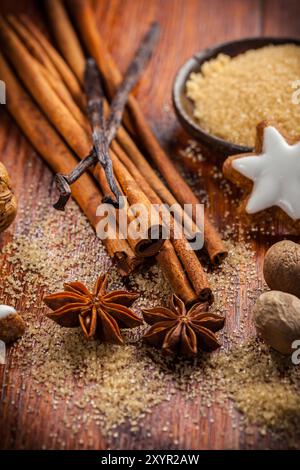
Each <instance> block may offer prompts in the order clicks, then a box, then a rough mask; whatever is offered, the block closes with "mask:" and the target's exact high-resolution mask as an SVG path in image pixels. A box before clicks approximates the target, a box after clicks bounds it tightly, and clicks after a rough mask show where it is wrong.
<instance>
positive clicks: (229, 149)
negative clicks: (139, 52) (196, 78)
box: [172, 37, 300, 157]
mask: <svg viewBox="0 0 300 470" xmlns="http://www.w3.org/2000/svg"><path fill="white" fill-rule="evenodd" d="M291 43H292V44H296V45H297V46H299V45H300V40H299V39H294V38H272V37H259V38H246V39H240V40H238V41H231V42H225V43H222V44H218V45H217V46H215V47H211V48H208V49H204V50H203V51H202V52H199V53H197V54H195V55H194V56H193V57H192V58H191V59H189V60H188V61H187V62H185V64H184V65H183V66H182V67H181V68H180V69H179V71H178V72H177V75H176V77H175V80H174V84H173V96H172V97H173V104H174V108H175V111H176V114H177V117H178V119H179V121H180V123H181V124H182V126H183V127H184V128H185V129H186V131H187V132H188V133H189V134H191V135H192V136H193V137H194V138H195V139H197V140H199V141H200V142H201V143H202V144H204V145H205V146H206V147H207V148H208V149H209V150H210V151H212V152H214V153H217V154H219V155H220V156H221V155H222V156H223V157H226V156H228V155H235V154H238V153H246V152H252V151H253V149H252V148H251V147H245V146H243V145H237V144H233V143H232V142H228V141H226V140H223V139H221V138H219V137H216V136H214V135H212V134H208V133H207V132H205V131H204V130H203V129H201V127H200V125H199V123H198V122H197V120H196V119H195V118H194V116H193V108H194V104H193V102H192V101H191V100H190V99H189V98H188V97H187V96H186V93H185V89H186V81H187V79H188V77H189V76H190V74H191V73H192V72H199V71H200V69H201V66H202V64H203V63H204V62H206V61H207V60H210V59H213V58H214V57H216V56H217V55H218V54H220V53H223V54H227V55H229V56H231V57H234V56H236V55H238V54H241V53H243V52H245V51H247V50H249V49H259V48H261V47H264V46H267V45H270V44H274V45H277V44H291Z"/></svg>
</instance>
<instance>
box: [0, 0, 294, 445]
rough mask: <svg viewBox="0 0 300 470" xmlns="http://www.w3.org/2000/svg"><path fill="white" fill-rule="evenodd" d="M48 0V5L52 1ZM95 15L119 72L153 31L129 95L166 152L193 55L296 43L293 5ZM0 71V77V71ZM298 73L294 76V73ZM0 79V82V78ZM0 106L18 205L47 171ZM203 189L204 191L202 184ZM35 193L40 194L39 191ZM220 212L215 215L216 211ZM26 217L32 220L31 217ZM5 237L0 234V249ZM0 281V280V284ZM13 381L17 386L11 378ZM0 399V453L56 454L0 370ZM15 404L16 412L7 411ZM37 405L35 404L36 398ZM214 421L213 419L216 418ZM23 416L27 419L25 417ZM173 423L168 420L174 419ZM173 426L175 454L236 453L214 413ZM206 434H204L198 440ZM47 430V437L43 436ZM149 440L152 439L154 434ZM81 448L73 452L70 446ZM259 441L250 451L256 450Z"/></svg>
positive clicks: (238, 439) (163, 6)
mask: <svg viewBox="0 0 300 470" xmlns="http://www.w3.org/2000/svg"><path fill="white" fill-rule="evenodd" d="M54 1H55V0H54ZM39 3H40V2H34V1H29V0H28V1H21V0H1V3H0V8H1V12H7V11H9V12H16V11H24V12H26V13H29V14H31V15H32V16H33V17H34V18H35V19H36V21H38V22H41V24H42V21H43V19H42V17H41V16H40V13H38V4H39ZM93 4H94V8H95V14H96V16H97V22H98V26H99V29H100V30H101V32H102V35H103V37H106V38H107V44H108V46H109V49H110V51H111V53H112V55H113V56H114V58H115V59H116V61H117V63H118V64H119V66H120V68H121V70H122V71H124V70H125V68H126V66H127V64H128V63H129V61H130V59H131V57H132V54H133V51H134V50H135V48H136V46H137V43H138V41H139V39H140V38H141V36H142V34H143V33H144V32H145V30H146V28H147V25H149V23H150V22H151V21H152V20H157V21H158V22H159V23H160V25H161V30H162V32H161V37H160V42H159V46H158V47H157V50H156V52H155V54H154V56H153V58H152V59H151V63H150V66H149V68H148V72H147V74H145V75H144V77H143V78H142V80H141V81H140V83H139V85H138V87H137V88H136V90H135V94H136V96H137V98H138V100H139V102H140V104H141V107H142V109H143V110H144V112H145V114H146V115H147V117H148V118H149V120H150V122H151V124H152V127H153V129H154V131H155V132H156V134H157V135H158V138H159V140H160V141H161V143H162V144H163V145H164V146H165V147H166V148H167V149H168V150H169V151H171V152H174V154H175V153H176V152H178V149H179V148H181V147H182V146H184V145H185V143H186V141H187V136H186V135H185V134H184V132H183V131H182V129H181V128H180V126H179V124H178V122H177V120H176V118H175V115H174V112H173V109H172V105H171V88H172V82H173V79H174V76H175V73H176V71H177V70H178V68H179V67H180V66H181V65H182V63H183V62H184V61H185V60H186V59H187V58H188V57H189V56H191V55H192V54H193V53H195V52H197V51H199V50H201V49H203V48H205V47H207V46H212V45H214V44H215V43H218V42H222V41H225V40H231V39H237V38H241V37H246V36H258V35H274V36H280V35H286V36H295V37H300V27H299V26H300V2H299V0H243V1H241V0H210V1H207V0H98V1H94V2H93ZM0 72H1V71H0ZM299 74H300V71H299ZM0 78H1V77H0ZM3 108H4V107H1V110H0V112H1V115H0V116H1V126H0V160H1V161H3V163H4V164H5V165H6V166H7V168H8V170H9V171H10V172H11V173H13V175H14V186H15V188H16V192H17V195H18V198H22V195H24V194H25V193H26V188H27V187H28V186H29V185H31V184H33V185H37V186H38V187H39V188H41V185H42V182H44V183H45V184H44V189H42V191H44V192H45V194H46V193H47V192H48V191H49V184H48V183H49V181H50V179H51V178H52V176H51V173H50V171H49V169H48V168H47V167H46V166H45V165H44V163H43V162H42V160H39V158H38V157H36V156H35V155H34V154H33V152H32V150H31V147H30V145H29V144H28V143H27V141H26V139H25V138H24V137H23V136H21V133H20V131H19V130H18V129H17V127H16V126H15V125H14V124H13V122H12V120H11V119H10V117H9V116H8V115H7V114H6V112H5V110H4V109H3ZM29 158H32V159H34V161H35V164H34V166H32V167H28V166H27V165H26V161H28V159H29ZM206 189H208V190H210V183H208V184H207V186H206ZM40 190H41V189H40ZM221 201H222V194H221V192H219V194H218V195H217V197H216V198H215V200H214V204H213V207H212V215H213V216H214V218H215V221H216V222H219V221H220V218H221V210H219V207H221V205H222V202H221ZM222 210H223V208H222ZM31 214H33V215H31ZM27 217H29V218H30V217H34V209H33V208H32V212H31V208H29V210H28V215H27ZM7 238H8V236H7V235H2V238H1V246H3V245H4V244H5V242H6V241H7ZM263 251H264V248H263V247H259V246H257V263H258V264H260V263H261V254H262V253H263ZM0 282H1V281H0ZM14 380H18V377H15V378H14ZM0 393H1V397H2V398H3V397H6V398H9V399H8V400H6V404H5V407H2V409H1V413H0V448H14V449H18V448H22V447H23V448H24V447H25V448H27V449H30V448H39V447H41V446H42V445H43V446H44V447H46V448H59V445H58V444H57V442H56V441H55V438H53V437H51V435H55V431H57V430H58V429H59V432H60V433H62V434H64V432H66V433H67V431H64V429H61V426H62V424H61V423H59V422H57V420H56V421H55V420H54V419H52V418H51V410H49V409H48V410H47V405H46V404H44V405H43V406H44V412H45V413H46V415H47V420H48V422H47V424H46V423H45V421H43V420H42V418H41V417H40V418H39V417H36V418H35V420H34V426H33V424H32V422H31V418H30V417H28V415H25V414H24V413H22V410H23V409H24V408H26V406H27V397H26V394H25V393H23V394H22V393H21V394H19V396H18V397H15V396H14V395H13V393H12V392H11V391H10V390H9V389H7V387H5V385H4V368H3V367H1V366H0ZM15 400H18V406H17V411H16V407H15V406H10V403H13V402H14V401H15ZM39 400H40V401H42V400H43V398H42V397H39ZM176 406H177V407H179V406H181V404H180V402H178V401H177V402H176V401H174V403H172V404H169V405H168V407H166V406H164V407H163V408H162V409H161V410H160V413H159V414H157V413H156V412H155V411H154V413H153V415H152V417H150V420H152V422H153V429H154V430H155V429H156V428H160V427H161V426H160V423H161V422H162V421H161V420H162V419H163V413H166V414H168V413H169V414H171V413H172V411H171V409H172V410H173V409H174V407H176ZM217 415H218V413H217ZM26 416H27V418H26ZM174 419H175V418H174ZM176 426H177V427H178V439H179V445H178V447H179V448H183V449H186V448H195V449H208V448H210V449H220V448H243V447H244V442H243V436H241V435H239V431H238V429H233V428H232V426H231V422H230V418H229V417H228V416H226V414H222V412H221V411H220V412H219V417H218V416H217V420H216V422H215V423H214V425H213V426H211V425H210V424H209V423H208V422H205V420H203V421H202V423H201V428H202V429H200V430H199V432H198V433H197V432H195V431H194V432H193V433H190V432H189V428H188V425H186V423H184V422H183V423H180V422H178V423H176ZM203 429H207V433H203ZM49 430H51V431H52V433H49V432H48V431H49ZM93 432H94V438H93V439H92V441H91V442H89V445H87V444H86V443H85V436H84V433H82V435H81V436H77V437H76V438H74V437H72V436H70V435H69V436H67V438H66V439H65V440H66V442H67V446H68V447H69V448H94V449H100V448H106V446H107V443H106V442H105V440H104V439H103V438H102V436H101V433H100V432H99V431H98V430H97V429H95V430H93ZM154 435H156V434H155V433H154ZM80 438H81V440H83V442H84V444H83V445H79V443H78V441H79V440H80ZM264 445H265V444H262V442H261V439H260V437H259V436H257V437H256V442H254V447H263V446H264ZM115 446H116V448H123V449H124V448H127V449H130V448H141V449H143V448H149V446H150V443H149V442H147V439H146V437H145V436H143V435H141V436H140V439H139V441H138V442H136V441H135V442H133V441H131V437H130V435H127V434H126V430H124V432H122V431H121V433H120V438H119V440H118V442H116V443H115ZM167 446H168V444H167V443H166V442H164V440H163V437H162V435H161V434H159V433H157V435H156V437H155V438H154V439H152V442H151V446H150V447H152V448H159V447H160V448H165V447H167Z"/></svg>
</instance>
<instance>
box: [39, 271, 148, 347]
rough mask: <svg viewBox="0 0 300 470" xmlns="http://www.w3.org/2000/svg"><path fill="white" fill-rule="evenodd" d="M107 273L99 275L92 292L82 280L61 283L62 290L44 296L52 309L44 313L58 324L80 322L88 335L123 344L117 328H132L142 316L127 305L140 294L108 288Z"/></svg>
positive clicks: (71, 324)
mask: <svg viewBox="0 0 300 470" xmlns="http://www.w3.org/2000/svg"><path fill="white" fill-rule="evenodd" d="M107 282H108V278H107V275H101V276H99V278H98V280H97V282H96V284H95V286H94V290H93V292H90V291H89V290H88V289H87V288H86V287H85V285H84V284H82V283H81V282H78V281H76V282H69V283H66V284H64V289H65V290H64V291H63V292H58V293H56V294H51V295H48V296H46V297H44V302H45V303H46V305H47V306H48V307H49V308H51V310H53V312H52V313H49V314H48V315H47V316H48V317H49V318H51V320H54V321H55V322H57V323H58V324H59V325H61V326H66V327H76V326H81V328H82V330H83V332H84V334H85V336H86V337H87V338H93V337H95V336H97V337H99V338H100V339H101V340H103V341H106V342H110V343H116V344H122V343H123V338H122V336H121V332H120V328H134V327H135V326H139V325H141V323H142V320H141V319H140V318H139V317H138V316H137V315H136V314H135V313H133V312H132V311H131V310H130V309H129V308H128V307H130V306H131V305H132V304H133V302H134V301H135V300H136V299H137V297H138V296H139V295H138V294H136V293H134V292H127V291H124V290H115V291H112V292H107Z"/></svg>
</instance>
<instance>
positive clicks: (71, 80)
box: [19, 15, 86, 111]
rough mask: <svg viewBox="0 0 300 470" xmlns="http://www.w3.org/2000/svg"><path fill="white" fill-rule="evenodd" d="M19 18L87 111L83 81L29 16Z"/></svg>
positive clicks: (76, 99)
mask: <svg viewBox="0 0 300 470" xmlns="http://www.w3.org/2000/svg"><path fill="white" fill-rule="evenodd" d="M19 19H20V21H21V22H22V24H23V26H24V27H26V28H27V31H28V33H29V34H31V35H32V36H33V38H34V39H35V41H36V42H37V43H38V44H39V45H40V47H41V49H42V50H43V53H44V56H47V57H48V58H49V60H50V61H51V62H52V64H53V66H54V67H55V69H56V70H57V73H58V74H59V75H60V77H61V78H62V80H63V82H64V83H65V85H66V86H67V87H68V88H69V90H70V93H71V95H72V96H73V97H74V100H75V101H76V103H77V104H78V106H79V107H80V109H81V110H82V111H85V108H86V103H85V99H84V95H83V93H82V89H81V84H82V83H83V82H81V81H78V80H77V78H76V75H75V74H74V73H73V72H72V70H71V69H70V68H69V67H68V66H67V64H66V63H65V61H64V60H63V58H62V57H61V56H60V54H58V52H57V51H56V49H55V48H54V47H53V46H52V44H51V43H50V42H49V41H48V40H47V38H46V37H45V36H44V34H43V33H42V32H41V31H40V30H39V28H38V27H37V26H36V25H35V24H34V22H33V21H31V19H30V18H29V17H28V16H26V15H21V16H20V17H19ZM83 70H84V65H83Z"/></svg>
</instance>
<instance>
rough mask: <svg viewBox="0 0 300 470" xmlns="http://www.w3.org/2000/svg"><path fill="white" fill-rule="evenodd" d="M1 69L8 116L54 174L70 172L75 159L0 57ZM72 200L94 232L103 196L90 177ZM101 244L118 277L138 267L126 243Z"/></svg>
mask: <svg viewBox="0 0 300 470" xmlns="http://www.w3.org/2000/svg"><path fill="white" fill-rule="evenodd" d="M0 69H1V78H2V79H3V80H4V81H5V83H6V84H7V108H8V110H9V112H10V114H11V115H12V116H13V118H14V119H15V121H16V122H17V124H18V125H19V126H20V128H21V129H22V131H23V132H24V134H25V135H26V137H27V138H28V140H29V141H30V142H31V144H32V145H33V146H34V148H35V149H36V150H37V151H38V152H39V153H40V155H41V156H42V157H43V158H44V160H45V161H46V162H47V163H48V165H49V166H50V167H51V168H52V169H53V170H54V171H55V172H58V171H60V172H69V171H70V169H71V168H73V166H74V165H75V164H76V162H77V160H76V158H75V157H74V155H73V154H72V153H71V151H70V150H69V149H68V147H67V146H66V145H65V144H64V143H63V141H62V140H61V138H60V136H59V135H58V133H57V132H56V131H55V129H54V128H53V127H52V126H51V124H49V122H48V120H47V119H46V118H45V116H44V115H43V114H42V113H41V112H40V110H39V109H38V107H37V106H36V105H35V103H34V102H33V100H32V99H31V98H30V96H29V95H28V94H27V93H26V92H25V90H24V89H23V87H22V86H21V85H20V83H19V82H18V80H17V79H16V78H15V76H14V74H13V72H12V70H11V68H10V67H9V65H8V63H7V61H6V60H5V58H4V56H3V55H2V54H1V53H0ZM73 197H74V199H75V200H76V202H77V204H78V205H79V206H80V207H81V209H82V211H83V212H84V214H85V215H86V217H87V218H88V220H89V221H90V223H91V225H92V226H93V227H94V229H95V230H96V229H97V224H98V222H99V218H98V217H97V216H96V211H97V207H98V206H99V205H100V204H101V199H102V196H101V194H100V192H99V189H98V188H97V186H96V184H95V183H94V182H93V179H92V178H91V177H90V176H89V175H84V176H83V178H82V179H81V180H80V181H77V182H76V183H75V184H74V188H73ZM103 244H104V245H105V247H106V249H107V251H108V253H109V255H110V256H111V257H112V258H113V260H114V261H115V262H116V264H117V267H118V269H119V272H120V274H121V275H123V276H124V275H128V274H130V273H131V272H133V270H134V269H135V268H136V266H137V265H138V264H139V262H140V260H138V259H137V258H136V256H135V254H134V252H133V251H132V249H131V248H130V246H129V245H128V243H127V242H126V240H123V239H120V238H117V239H106V240H103Z"/></svg>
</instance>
